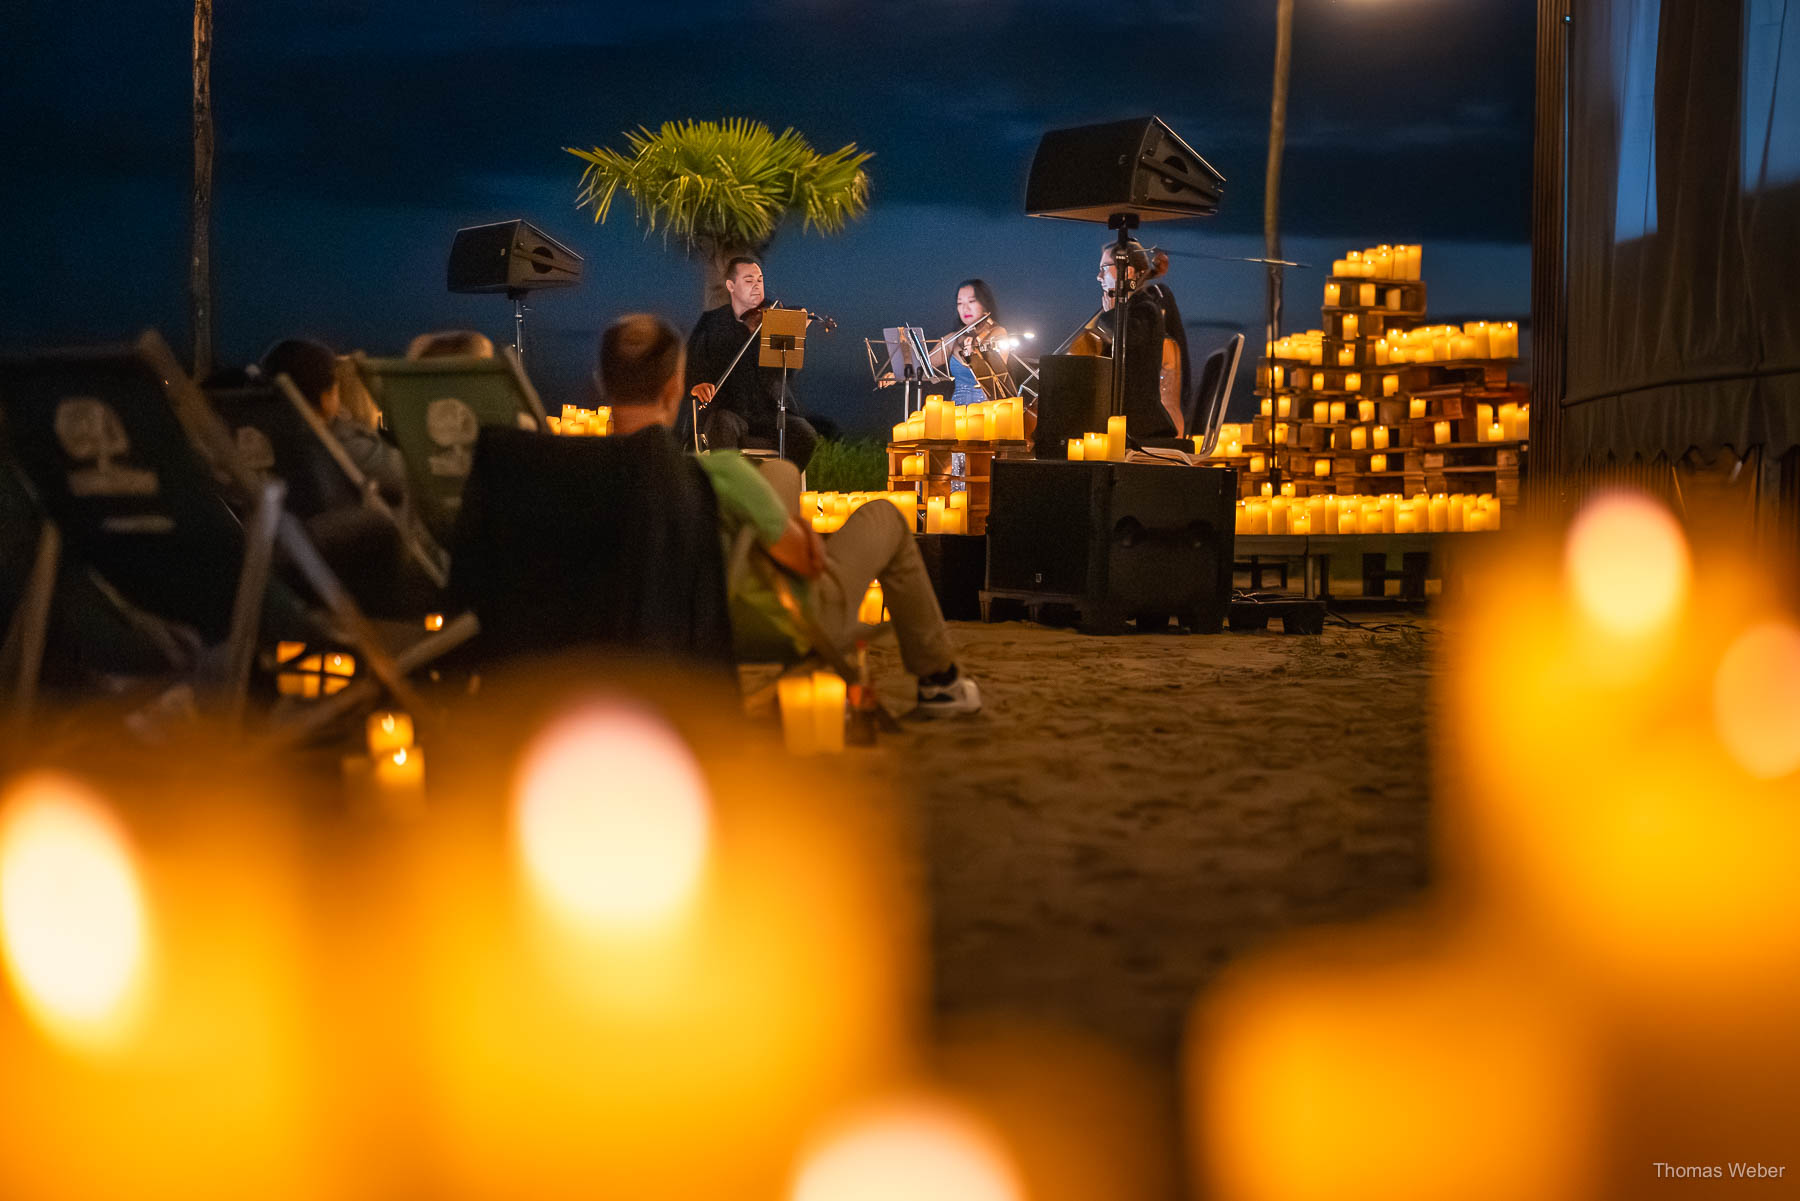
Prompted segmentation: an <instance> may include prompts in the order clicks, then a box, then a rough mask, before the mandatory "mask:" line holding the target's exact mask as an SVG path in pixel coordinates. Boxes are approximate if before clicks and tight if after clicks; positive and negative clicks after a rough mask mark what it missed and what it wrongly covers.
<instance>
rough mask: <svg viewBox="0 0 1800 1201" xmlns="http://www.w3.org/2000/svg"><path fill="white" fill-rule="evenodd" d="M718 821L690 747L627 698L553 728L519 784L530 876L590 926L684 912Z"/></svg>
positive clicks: (519, 837) (651, 923) (633, 927)
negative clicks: (711, 809)
mask: <svg viewBox="0 0 1800 1201" xmlns="http://www.w3.org/2000/svg"><path fill="white" fill-rule="evenodd" d="M839 683H840V685H841V684H842V681H839ZM711 824H712V818H711V811H710V802H709V800H708V795H707V788H706V781H705V780H704V779H703V778H702V777H701V775H700V769H699V766H698V765H697V764H696V763H695V762H694V758H693V755H692V753H690V752H689V751H688V749H687V746H686V745H685V744H684V743H683V742H682V741H681V739H680V738H679V737H678V736H677V735H676V734H675V732H674V731H672V730H671V729H669V727H668V725H667V724H666V723H664V722H663V721H662V719H661V718H659V717H656V716H655V715H653V714H652V713H650V712H649V711H648V710H645V709H641V708H638V707H637V706H635V705H632V704H629V703H627V702H625V701H622V700H607V701H596V702H592V703H590V704H588V705H587V706H585V707H583V708H580V709H577V710H575V711H574V712H572V713H569V714H567V715H566V716H564V717H562V718H560V719H558V720H557V721H555V722H553V723H552V724H551V725H550V726H548V727H547V728H545V729H544V730H543V731H542V732H541V733H540V734H539V735H538V736H537V738H536V739H534V740H533V742H532V744H531V745H530V746H529V747H528V748H527V749H526V752H525V754H524V756H523V758H522V760H521V764H520V768H519V771H518V775H517V777H516V778H515V780H514V783H513V837H514V839H515V842H516V845H517V847H518V853H519V858H520V861H521V863H522V865H523V867H524V869H525V874H526V877H527V879H529V881H530V882H531V884H532V885H533V891H534V893H535V894H536V895H537V896H538V897H539V898H540V899H541V900H542V901H543V902H544V903H545V904H546V906H547V907H548V908H549V909H551V910H552V911H553V912H554V913H555V914H556V915H557V916H558V917H560V918H563V919H565V920H567V921H570V922H571V923H573V924H574V925H576V926H579V927H582V928H585V929H593V930H604V931H613V932H619V931H623V932H632V931H639V930H644V929H652V928H656V927H658V926H661V925H663V924H665V923H667V922H668V921H670V920H671V918H672V917H674V916H675V915H677V914H679V913H680V912H682V911H683V910H684V909H685V908H686V906H687V905H688V904H689V903H690V902H691V901H692V899H693V897H694V895H695V892H696V890H697V889H698V887H699V885H700V880H701V877H702V875H703V873H704V871H705V868H706V862H707V852H708V847H709V845H710V841H711Z"/></svg>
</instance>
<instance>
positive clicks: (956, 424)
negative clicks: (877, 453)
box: [893, 396, 1025, 442]
mask: <svg viewBox="0 0 1800 1201" xmlns="http://www.w3.org/2000/svg"><path fill="white" fill-rule="evenodd" d="M893 435H894V441H896V442H919V441H926V442H1003V441H1011V442H1019V441H1023V440H1024V438H1025V402H1024V401H1023V400H1022V399H1020V398H1019V397H1016V396H1015V397H1008V398H1004V399H1001V400H983V401H978V402H976V403H975V404H969V405H959V404H952V403H950V401H948V400H947V399H945V398H944V397H942V396H928V397H926V398H925V404H924V407H922V408H920V409H919V410H918V411H917V412H915V413H913V414H911V415H910V416H908V417H907V419H906V420H905V421H902V422H900V423H899V424H897V425H895V426H894V429H893Z"/></svg>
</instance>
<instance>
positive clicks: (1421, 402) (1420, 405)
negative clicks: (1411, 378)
mask: <svg viewBox="0 0 1800 1201" xmlns="http://www.w3.org/2000/svg"><path fill="white" fill-rule="evenodd" d="M1406 415H1407V416H1409V417H1411V418H1412V419H1413V420H1414V421H1417V420H1418V419H1419V418H1421V417H1423V416H1425V399H1424V397H1421V396H1415V397H1413V398H1412V399H1411V400H1410V401H1408V402H1407V406H1406Z"/></svg>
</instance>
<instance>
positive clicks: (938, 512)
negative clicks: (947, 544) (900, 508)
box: [925, 496, 944, 534]
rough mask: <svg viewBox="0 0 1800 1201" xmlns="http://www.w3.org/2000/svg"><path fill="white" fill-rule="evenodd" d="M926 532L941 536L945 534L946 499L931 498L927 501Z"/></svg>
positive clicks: (939, 497)
mask: <svg viewBox="0 0 1800 1201" xmlns="http://www.w3.org/2000/svg"><path fill="white" fill-rule="evenodd" d="M925 532H926V533H927V534H941V533H943V532H944V498H943V497H941V496H933V497H929V498H927V499H926V501H925Z"/></svg>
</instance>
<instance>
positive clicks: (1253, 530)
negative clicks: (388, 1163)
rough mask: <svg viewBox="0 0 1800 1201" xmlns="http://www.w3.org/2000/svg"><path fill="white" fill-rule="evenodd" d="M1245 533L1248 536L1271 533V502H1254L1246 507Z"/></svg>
mask: <svg viewBox="0 0 1800 1201" xmlns="http://www.w3.org/2000/svg"><path fill="white" fill-rule="evenodd" d="M1244 532H1245V533H1246V534H1266V533H1268V532H1269V502H1268V501H1266V500H1252V501H1250V502H1248V503H1247V504H1246V505H1245V506H1244Z"/></svg>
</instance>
